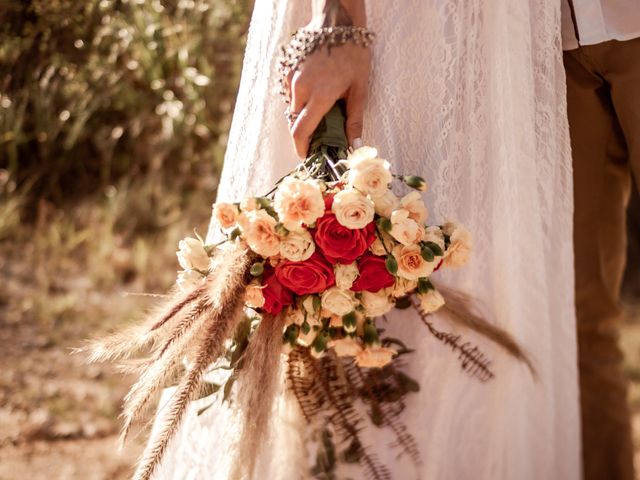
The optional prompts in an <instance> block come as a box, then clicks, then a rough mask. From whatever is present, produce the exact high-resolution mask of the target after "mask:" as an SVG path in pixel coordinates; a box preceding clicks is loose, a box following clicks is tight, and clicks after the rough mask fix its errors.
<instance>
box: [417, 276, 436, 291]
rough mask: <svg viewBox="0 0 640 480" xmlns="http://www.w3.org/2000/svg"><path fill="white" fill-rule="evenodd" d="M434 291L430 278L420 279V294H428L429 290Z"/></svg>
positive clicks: (418, 288)
mask: <svg viewBox="0 0 640 480" xmlns="http://www.w3.org/2000/svg"><path fill="white" fill-rule="evenodd" d="M432 289H433V285H432V284H431V282H430V281H429V279H428V278H424V277H423V278H419V279H418V287H417V290H418V293H427V292H428V291H429V290H432Z"/></svg>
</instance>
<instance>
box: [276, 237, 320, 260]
mask: <svg viewBox="0 0 640 480" xmlns="http://www.w3.org/2000/svg"><path fill="white" fill-rule="evenodd" d="M315 250H316V245H315V243H313V238H312V237H311V234H310V233H309V232H308V231H307V230H298V231H292V232H289V234H288V235H286V236H285V237H283V238H282V240H281V241H280V255H281V256H282V257H284V258H286V259H287V260H291V261H292V262H303V261H305V260H307V259H308V258H309V257H310V256H311V255H313V252H315Z"/></svg>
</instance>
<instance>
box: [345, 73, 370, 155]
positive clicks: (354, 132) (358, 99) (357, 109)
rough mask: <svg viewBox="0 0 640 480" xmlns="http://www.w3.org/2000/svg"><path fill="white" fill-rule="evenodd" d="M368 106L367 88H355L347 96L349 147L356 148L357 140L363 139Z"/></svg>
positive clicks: (346, 127)
mask: <svg viewBox="0 0 640 480" xmlns="http://www.w3.org/2000/svg"><path fill="white" fill-rule="evenodd" d="M366 104H367V87H366V85H365V86H362V87H360V86H357V87H356V86H354V87H352V88H351V89H350V90H349V94H348V95H347V121H346V124H345V130H346V132H347V139H348V140H349V145H351V146H353V147H354V148H356V145H355V143H358V142H355V140H358V139H360V137H362V126H363V120H364V108H365V106H366ZM360 142H361V141H360Z"/></svg>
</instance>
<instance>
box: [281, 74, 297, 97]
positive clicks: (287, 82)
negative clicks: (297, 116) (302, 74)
mask: <svg viewBox="0 0 640 480" xmlns="http://www.w3.org/2000/svg"><path fill="white" fill-rule="evenodd" d="M295 73H296V71H295V70H291V71H290V72H289V73H288V74H287V76H286V77H284V85H283V86H282V87H283V88H284V91H285V93H286V95H287V98H288V99H289V103H291V84H292V83H293V75H294V74H295Z"/></svg>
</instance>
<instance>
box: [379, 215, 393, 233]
mask: <svg viewBox="0 0 640 480" xmlns="http://www.w3.org/2000/svg"><path fill="white" fill-rule="evenodd" d="M376 224H377V225H378V228H379V229H380V230H382V231H383V232H386V233H389V232H390V231H391V229H392V228H393V225H392V224H391V220H389V219H388V218H385V217H380V218H379V219H378V221H377V222H376Z"/></svg>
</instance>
